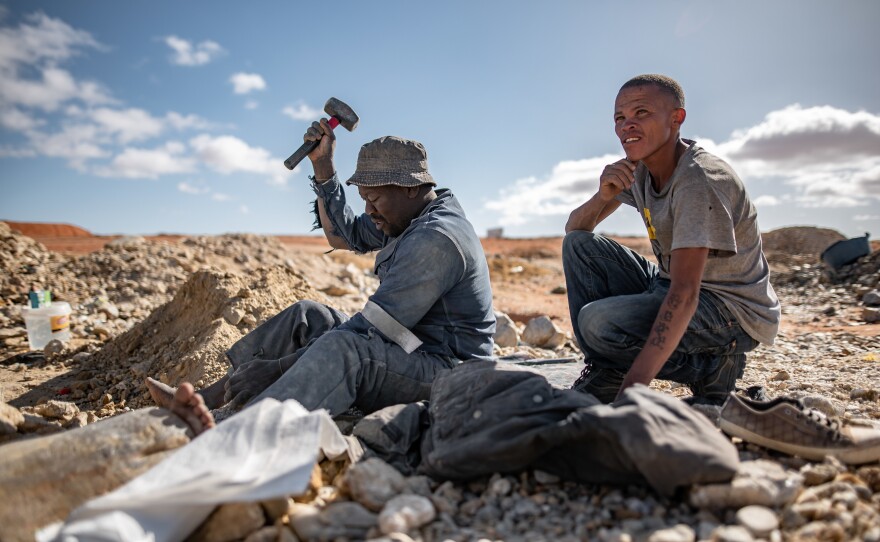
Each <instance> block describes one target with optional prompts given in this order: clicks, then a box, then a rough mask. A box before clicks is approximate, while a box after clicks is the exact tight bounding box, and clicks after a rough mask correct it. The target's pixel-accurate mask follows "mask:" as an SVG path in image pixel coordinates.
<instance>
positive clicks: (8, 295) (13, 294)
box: [0, 222, 66, 325]
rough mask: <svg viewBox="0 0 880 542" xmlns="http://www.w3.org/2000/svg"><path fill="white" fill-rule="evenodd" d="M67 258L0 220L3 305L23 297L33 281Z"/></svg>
mask: <svg viewBox="0 0 880 542" xmlns="http://www.w3.org/2000/svg"><path fill="white" fill-rule="evenodd" d="M64 261H66V258H65V257H63V256H60V255H58V254H55V253H53V252H49V251H48V250H46V247H44V246H43V245H41V244H40V243H38V242H36V241H34V240H33V239H31V238H30V237H27V236H26V235H22V234H20V233H18V232H17V231H14V230H13V229H12V228H10V227H9V225H8V224H6V223H4V222H0V307H2V306H3V305H5V304H13V303H16V302H19V301H20V299H19V298H21V299H24V296H25V295H27V292H28V291H29V290H30V287H31V285H32V284H34V283H37V284H39V283H40V282H42V280H43V279H44V278H45V277H46V276H47V275H49V274H51V272H52V268H53V267H55V266H57V265H60V264H61V263H63V262H64ZM2 324H3V322H2V321H0V325H2Z"/></svg>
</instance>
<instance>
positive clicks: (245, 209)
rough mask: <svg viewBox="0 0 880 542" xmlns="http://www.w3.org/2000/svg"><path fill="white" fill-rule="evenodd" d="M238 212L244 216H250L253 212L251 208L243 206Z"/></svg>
mask: <svg viewBox="0 0 880 542" xmlns="http://www.w3.org/2000/svg"><path fill="white" fill-rule="evenodd" d="M238 210H239V212H240V213H241V214H243V215H246V214H249V213H250V212H251V210H250V208H249V207H248V206H247V205H242V206H241V207H239V208H238Z"/></svg>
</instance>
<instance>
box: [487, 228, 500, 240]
mask: <svg viewBox="0 0 880 542" xmlns="http://www.w3.org/2000/svg"><path fill="white" fill-rule="evenodd" d="M486 237H488V238H489V239H501V238H502V237H504V228H489V229H488V230H486Z"/></svg>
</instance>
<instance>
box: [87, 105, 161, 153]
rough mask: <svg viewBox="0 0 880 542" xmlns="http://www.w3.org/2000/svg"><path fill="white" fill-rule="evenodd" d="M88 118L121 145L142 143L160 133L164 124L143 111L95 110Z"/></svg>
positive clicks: (133, 109)
mask: <svg viewBox="0 0 880 542" xmlns="http://www.w3.org/2000/svg"><path fill="white" fill-rule="evenodd" d="M90 117H91V119H92V121H94V122H95V123H96V124H97V125H98V126H100V127H101V128H102V129H103V130H104V131H105V132H107V133H110V134H113V135H115V136H116V137H117V138H118V139H119V142H120V143H122V144H126V143H130V142H132V141H142V140H144V139H149V138H151V137H156V136H158V135H159V134H161V133H162V129H163V128H164V123H163V122H162V120H161V119H157V118H155V117H153V116H152V115H150V114H149V113H147V112H146V111H144V110H143V109H135V108H129V109H107V108H101V109H95V110H94V111H92V112H91V114H90Z"/></svg>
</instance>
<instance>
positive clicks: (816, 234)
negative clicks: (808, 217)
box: [761, 226, 846, 255]
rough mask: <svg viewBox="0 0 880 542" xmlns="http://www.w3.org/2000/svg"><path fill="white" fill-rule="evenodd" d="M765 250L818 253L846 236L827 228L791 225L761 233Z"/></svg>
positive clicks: (789, 252)
mask: <svg viewBox="0 0 880 542" xmlns="http://www.w3.org/2000/svg"><path fill="white" fill-rule="evenodd" d="M761 239H762V240H763V243H764V250H765V251H766V252H785V253H787V254H816V255H819V254H821V253H822V251H823V250H825V249H826V248H828V246H829V245H831V244H832V243H836V242H837V241H840V240H842V239H846V237H845V236H844V235H843V234H842V233H840V232H838V231H836V230H832V229H829V228H816V227H813V226H791V227H788V228H779V229H778V230H773V231H769V232H766V233H763V234H761Z"/></svg>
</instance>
